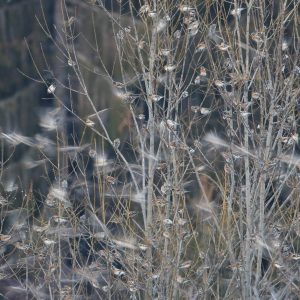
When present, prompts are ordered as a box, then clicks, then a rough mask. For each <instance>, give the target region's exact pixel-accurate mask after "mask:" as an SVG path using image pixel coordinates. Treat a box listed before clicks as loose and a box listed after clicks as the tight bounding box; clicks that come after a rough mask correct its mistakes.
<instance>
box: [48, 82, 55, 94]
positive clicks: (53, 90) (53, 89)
mask: <svg viewBox="0 0 300 300" xmlns="http://www.w3.org/2000/svg"><path fill="white" fill-rule="evenodd" d="M55 90H56V85H55V84H54V83H53V84H51V85H50V86H49V87H48V89H47V93H48V94H53V93H54V92H55Z"/></svg>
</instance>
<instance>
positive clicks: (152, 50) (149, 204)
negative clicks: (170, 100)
mask: <svg viewBox="0 0 300 300" xmlns="http://www.w3.org/2000/svg"><path fill="white" fill-rule="evenodd" d="M153 8H154V11H156V10H157V6H156V1H155V0H154V3H153ZM156 19H157V17H156V18H155V20H156ZM156 48H157V31H156V29H154V28H152V33H151V41H150V53H149V77H150V78H149V81H148V83H149V86H148V93H147V106H148V110H149V119H148V130H149V139H150V141H149V143H150V145H149V154H150V158H149V160H148V182H147V193H148V195H147V216H146V218H147V220H146V227H145V234H146V238H147V239H148V240H149V241H150V243H151V241H152V227H151V226H152V204H153V203H152V202H153V192H154V191H153V180H154V172H155V161H154V159H153V158H154V157H155V149H154V138H155V124H154V122H155V119H154V103H153V102H152V101H151V97H150V96H151V95H154V94H155V91H154V86H153V81H154V79H155V74H154V61H155V57H156ZM145 79H146V78H145ZM146 257H147V262H148V263H149V266H150V269H149V270H148V272H149V275H150V276H151V273H152V247H151V246H150V247H148V249H147V253H146ZM150 278H151V277H150ZM152 293H153V283H152V280H151V279H150V280H148V281H147V288H146V297H145V299H152V297H153V295H152Z"/></svg>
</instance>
